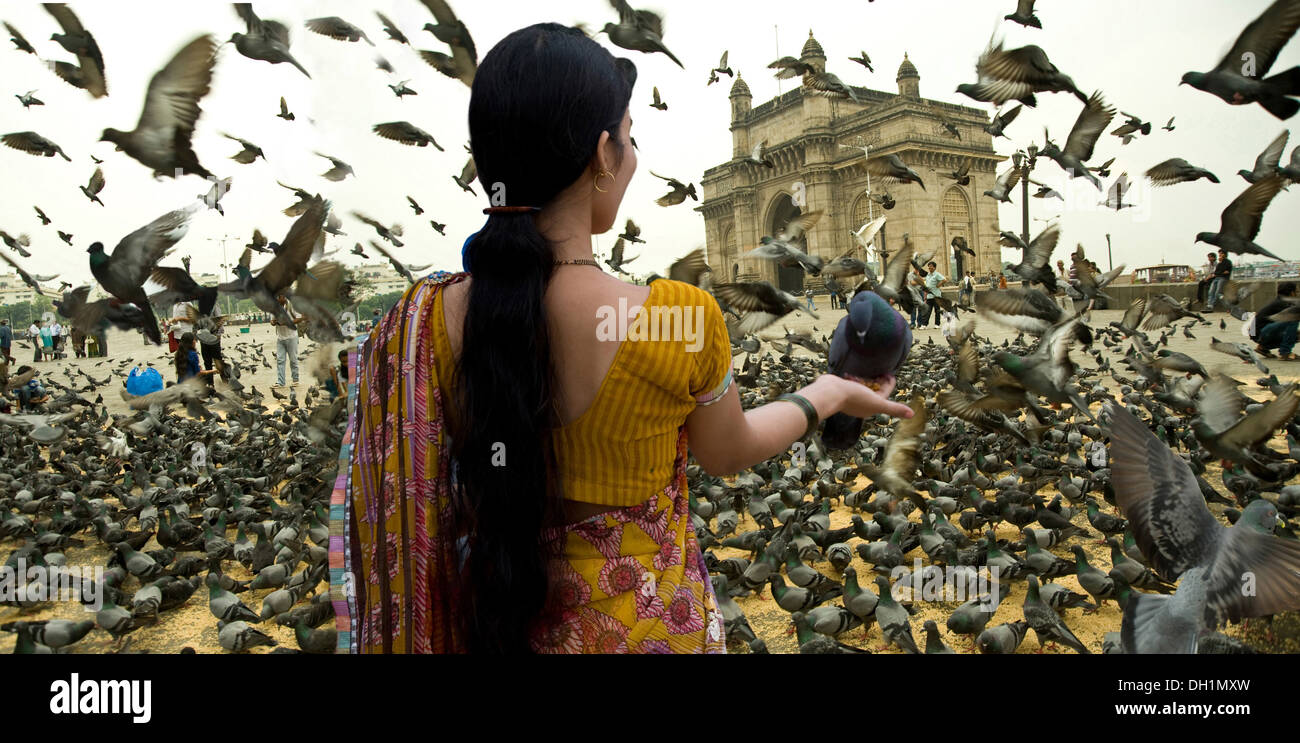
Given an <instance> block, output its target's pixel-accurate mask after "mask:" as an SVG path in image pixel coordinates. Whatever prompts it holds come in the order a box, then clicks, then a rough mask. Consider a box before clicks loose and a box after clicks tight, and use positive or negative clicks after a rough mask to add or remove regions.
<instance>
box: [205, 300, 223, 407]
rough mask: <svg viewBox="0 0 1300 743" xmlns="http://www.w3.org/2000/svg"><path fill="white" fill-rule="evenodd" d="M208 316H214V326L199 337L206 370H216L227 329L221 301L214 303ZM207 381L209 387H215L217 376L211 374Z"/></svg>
mask: <svg viewBox="0 0 1300 743" xmlns="http://www.w3.org/2000/svg"><path fill="white" fill-rule="evenodd" d="M208 317H210V318H212V320H213V323H212V325H213V327H212V330H210V331H205V332H204V333H203V335H202V337H200V338H199V350H200V351H201V352H202V355H203V369H204V371H209V372H211V371H215V370H216V362H217V361H219V360H220V359H221V334H222V332H223V331H224V329H225V328H224V325H225V323H223V322H221V317H222V314H221V306H220V304H219V303H215V302H214V303H213V305H212V308H211V311H209V312H208ZM209 333H210V335H209ZM208 341H211V342H210V343H209V342H208ZM207 382H208V386H209V387H215V386H216V377H214V376H212V375H209V376H208V377H207Z"/></svg>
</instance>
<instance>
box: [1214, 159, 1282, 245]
mask: <svg viewBox="0 0 1300 743" xmlns="http://www.w3.org/2000/svg"><path fill="white" fill-rule="evenodd" d="M1284 183H1285V179H1283V178H1282V176H1280V175H1278V174H1276V173H1271V174H1269V175H1268V176H1267V177H1265V178H1261V179H1259V180H1258V181H1255V182H1254V183H1252V184H1250V186H1249V187H1248V188H1246V190H1245V191H1242V192H1241V195H1240V196H1238V197H1237V198H1235V199H1233V200H1232V203H1231V204H1228V207H1227V208H1226V209H1224V210H1223V214H1222V215H1221V216H1220V219H1219V231H1220V232H1222V233H1225V234H1234V235H1237V236H1239V237H1241V238H1243V239H1245V240H1247V241H1253V240H1254V239H1255V236H1256V235H1258V234H1259V227H1260V225H1261V224H1262V223H1263V222H1264V210H1265V209H1267V208H1268V205H1269V203H1271V202H1272V201H1273V197H1274V196H1277V192H1278V191H1281V190H1282V186H1283V184H1284Z"/></svg>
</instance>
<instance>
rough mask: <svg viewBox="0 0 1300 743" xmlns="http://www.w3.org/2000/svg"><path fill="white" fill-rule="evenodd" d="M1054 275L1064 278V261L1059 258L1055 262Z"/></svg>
mask: <svg viewBox="0 0 1300 743" xmlns="http://www.w3.org/2000/svg"><path fill="white" fill-rule="evenodd" d="M1071 268H1073V266H1071ZM1056 275H1057V276H1059V277H1060V278H1062V279H1063V278H1065V261H1063V260H1061V259H1059V258H1058V259H1057V261H1056Z"/></svg>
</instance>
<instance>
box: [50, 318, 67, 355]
mask: <svg viewBox="0 0 1300 743" xmlns="http://www.w3.org/2000/svg"><path fill="white" fill-rule="evenodd" d="M50 340H51V341H53V343H54V358H55V359H61V358H63V355H64V353H63V325H61V324H60V323H59V321H58V320H55V321H54V322H53V323H51V324H50Z"/></svg>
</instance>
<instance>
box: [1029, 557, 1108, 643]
mask: <svg viewBox="0 0 1300 743" xmlns="http://www.w3.org/2000/svg"><path fill="white" fill-rule="evenodd" d="M1027 580H1028V581H1029V592H1028V593H1027V594H1025V603H1024V607H1023V608H1024V612H1025V621H1026V622H1029V626H1030V627H1033V629H1034V634H1036V635H1038V644H1039V645H1040V646H1046V645H1047V643H1049V642H1059V643H1061V644H1062V645H1065V646H1066V647H1069V648H1072V649H1074V650H1077V651H1078V652H1080V653H1083V654H1084V655H1091V654H1092V651H1091V650H1089V649H1088V647H1087V646H1086V645H1084V644H1083V643H1082V642H1080V641H1079V638H1077V637H1075V636H1074V633H1073V632H1071V631H1070V628H1069V627H1067V626H1065V620H1063V619H1061V615H1059V614H1057V613H1056V610H1055V609H1053V608H1052V607H1050V606H1048V605H1047V604H1046V603H1045V602H1044V601H1043V599H1042V597H1041V596H1040V595H1039V593H1038V578H1037V577H1035V576H1033V575H1030V576H1029V577H1028V578H1027Z"/></svg>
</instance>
